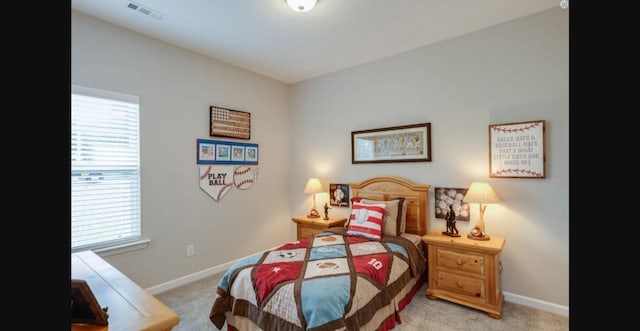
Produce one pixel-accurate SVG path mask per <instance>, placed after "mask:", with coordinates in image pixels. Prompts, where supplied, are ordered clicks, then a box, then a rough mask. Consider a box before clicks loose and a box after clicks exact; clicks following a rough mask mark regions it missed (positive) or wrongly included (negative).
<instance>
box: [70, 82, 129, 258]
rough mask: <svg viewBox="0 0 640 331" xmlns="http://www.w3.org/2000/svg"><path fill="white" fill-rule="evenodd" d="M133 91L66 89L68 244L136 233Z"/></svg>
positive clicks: (120, 239) (111, 240)
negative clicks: (68, 115) (68, 108)
mask: <svg viewBox="0 0 640 331" xmlns="http://www.w3.org/2000/svg"><path fill="white" fill-rule="evenodd" d="M139 131H140V129H139V106H138V97H137V96H131V95H125V94H121V93H115V92H108V91H102V90H96V89H92V88H87V87H82V86H78V85H73V86H72V89H71V249H72V251H77V250H83V249H96V248H103V247H108V246H112V245H118V244H122V243H125V242H129V241H135V240H138V239H139V238H140V135H139Z"/></svg>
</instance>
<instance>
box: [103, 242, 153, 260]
mask: <svg viewBox="0 0 640 331" xmlns="http://www.w3.org/2000/svg"><path fill="white" fill-rule="evenodd" d="M150 242H151V239H140V240H137V241H133V242H129V243H126V244H121V245H117V246H110V247H104V248H99V249H94V250H93V252H94V253H96V254H98V255H99V256H100V257H105V256H111V255H116V254H122V253H126V252H131V251H135V250H139V249H145V248H147V246H149V243H150Z"/></svg>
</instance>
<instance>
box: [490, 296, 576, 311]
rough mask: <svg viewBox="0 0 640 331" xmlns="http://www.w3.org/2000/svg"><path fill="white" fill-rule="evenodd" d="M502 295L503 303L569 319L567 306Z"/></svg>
mask: <svg viewBox="0 0 640 331" xmlns="http://www.w3.org/2000/svg"><path fill="white" fill-rule="evenodd" d="M502 294H504V301H509V302H512V303H517V304H519V305H523V306H527V307H531V308H535V309H540V310H544V311H546V312H549V313H553V314H556V315H560V316H564V317H569V307H567V306H562V305H558V304H555V303H552V302H548V301H542V300H538V299H534V298H530V297H525V296H522V295H519V294H513V293H509V292H503V293H502Z"/></svg>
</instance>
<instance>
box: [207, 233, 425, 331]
mask: <svg viewBox="0 0 640 331" xmlns="http://www.w3.org/2000/svg"><path fill="white" fill-rule="evenodd" d="M425 262H426V260H425V258H424V256H423V254H422V251H421V250H419V249H418V248H417V247H416V246H415V245H414V244H413V243H412V242H411V241H409V240H407V239H405V238H402V237H382V238H381V239H379V240H374V239H368V238H365V237H361V236H354V235H347V234H346V230H345V229H344V228H332V229H329V230H328V231H325V232H323V233H321V234H318V235H316V236H315V237H313V238H309V239H305V240H301V241H296V242H291V243H286V244H284V245H282V246H279V247H278V248H276V249H273V250H270V251H265V252H261V253H258V254H255V255H252V256H249V257H246V258H244V259H242V260H240V261H238V262H236V263H234V265H232V266H231V267H230V268H229V270H227V271H226V272H225V274H224V276H223V277H222V279H221V280H220V282H219V283H218V287H217V289H216V298H215V301H214V303H213V307H212V308H211V312H210V314H209V319H210V320H211V322H212V323H213V324H214V325H215V326H216V327H217V328H218V329H222V327H223V326H224V324H225V321H227V323H228V326H229V327H230V329H240V330H244V329H246V328H247V325H246V323H247V321H250V323H249V324H250V325H251V328H253V329H256V330H279V331H280V330H285V331H287V330H291V331H299V330H314V331H324V330H345V329H346V330H380V329H385V327H383V326H384V325H385V323H387V324H386V325H387V326H388V323H389V321H390V320H392V323H393V324H394V322H393V319H394V318H395V319H397V318H398V317H397V316H398V314H397V313H398V312H399V311H400V310H401V308H402V307H403V305H402V304H401V301H402V300H403V299H405V298H406V297H408V296H409V295H410V294H409V293H410V292H411V285H412V284H415V283H416V281H417V279H418V278H420V277H421V276H422V274H423V273H424V271H425V269H426V266H425ZM411 295H412V294H411ZM236 321H238V323H240V321H243V322H242V323H245V324H242V325H234V323H236ZM393 324H392V325H393ZM392 327H393V326H391V328H392Z"/></svg>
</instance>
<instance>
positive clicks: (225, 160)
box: [196, 139, 258, 165]
mask: <svg viewBox="0 0 640 331" xmlns="http://www.w3.org/2000/svg"><path fill="white" fill-rule="evenodd" d="M196 143H197V154H198V156H197V164H236V165H257V164H258V144H250V143H241V142H235V141H222V140H209V139H198V140H197V142H196Z"/></svg>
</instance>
